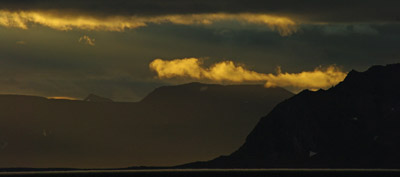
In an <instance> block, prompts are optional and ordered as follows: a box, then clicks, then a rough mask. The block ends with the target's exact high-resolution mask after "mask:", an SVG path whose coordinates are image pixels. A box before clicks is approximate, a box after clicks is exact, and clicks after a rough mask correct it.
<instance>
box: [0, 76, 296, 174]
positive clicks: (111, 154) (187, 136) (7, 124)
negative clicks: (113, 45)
mask: <svg viewBox="0 0 400 177" xmlns="http://www.w3.org/2000/svg"><path fill="white" fill-rule="evenodd" d="M291 96H293V94H292V93H290V92H289V91H287V90H285V89H282V88H264V87H263V86H262V85H227V86H223V85H213V84H201V83H190V84H184V85H177V86H165V87H160V88H158V89H156V90H154V91H153V92H151V93H150V94H149V95H148V96H147V97H145V98H144V99H143V100H142V101H140V102H137V103H121V102H113V101H112V100H110V99H107V98H103V97H101V96H97V95H93V94H91V95H89V96H88V97H87V98H86V99H85V100H86V101H75V100H55V99H46V98H43V97H36V96H21V95H0V159H1V160H0V167H3V168H5V167H33V168H49V167H67V168H94V167H95V168H120V167H127V166H139V165H147V166H170V165H176V164H182V163H187V162H191V161H195V160H207V159H211V158H213V157H216V156H218V155H220V154H230V153H232V152H233V151H234V150H235V149H236V148H237V147H239V146H240V145H241V144H243V142H244V141H245V138H246V135H247V134H248V132H250V131H251V130H252V129H253V128H254V126H255V125H256V124H257V122H258V121H259V118H260V117H261V116H263V115H266V114H267V113H268V112H269V111H270V110H272V108H273V107H274V106H275V105H276V104H277V103H279V102H281V101H283V100H285V99H287V98H289V97H291Z"/></svg>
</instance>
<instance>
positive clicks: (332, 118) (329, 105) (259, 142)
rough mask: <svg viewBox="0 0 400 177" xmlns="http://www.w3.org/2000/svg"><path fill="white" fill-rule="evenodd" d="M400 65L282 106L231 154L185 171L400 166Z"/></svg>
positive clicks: (350, 76) (373, 70)
mask: <svg viewBox="0 0 400 177" xmlns="http://www.w3.org/2000/svg"><path fill="white" fill-rule="evenodd" d="M399 76H400V64H391V65H387V66H373V67H371V68H370V69H368V70H367V71H365V72H357V71H354V70H353V71H351V72H350V73H349V74H348V76H347V77H346V79H345V80H344V81H343V82H341V83H339V84H338V85H336V86H335V87H333V88H330V89H328V90H326V91H325V90H319V91H316V92H312V91H309V90H305V91H302V92H301V93H299V94H297V95H295V96H293V97H292V98H289V99H287V100H285V101H283V102H281V103H279V104H278V105H277V106H276V107H275V108H274V109H273V110H272V111H271V112H270V113H269V114H268V115H267V116H265V117H263V118H262V119H261V120H260V122H259V123H258V124H257V125H256V127H255V128H254V129H253V131H251V133H250V134H249V135H248V136H247V138H246V142H245V143H244V144H243V145H242V146H241V147H240V148H239V149H238V150H237V151H235V152H234V153H232V154H231V155H229V156H221V157H219V158H216V159H214V160H211V161H208V162H195V163H191V164H186V165H183V166H180V167H181V168H400V151H399V149H400V77H399Z"/></svg>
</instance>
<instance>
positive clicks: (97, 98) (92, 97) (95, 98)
mask: <svg viewBox="0 0 400 177" xmlns="http://www.w3.org/2000/svg"><path fill="white" fill-rule="evenodd" d="M83 101H90V102H103V103H104V102H113V100H111V99H109V98H105V97H101V96H98V95H95V94H89V95H88V96H87V97H86V98H85V99H84V100H83Z"/></svg>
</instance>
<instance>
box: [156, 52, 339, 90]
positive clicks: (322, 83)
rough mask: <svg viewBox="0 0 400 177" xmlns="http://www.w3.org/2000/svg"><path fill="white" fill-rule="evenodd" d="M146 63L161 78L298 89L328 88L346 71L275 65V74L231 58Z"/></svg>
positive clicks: (330, 67)
mask: <svg viewBox="0 0 400 177" xmlns="http://www.w3.org/2000/svg"><path fill="white" fill-rule="evenodd" d="M149 67H150V69H151V70H153V71H155V72H156V73H157V76H158V77H159V78H161V79H163V78H175V77H188V78H193V79H198V80H211V81H217V82H220V81H229V82H246V81H265V82H266V84H265V86H266V87H275V86H279V87H295V88H300V89H319V88H328V87H331V86H334V85H336V84H337V83H339V82H341V81H342V80H343V79H344V78H345V77H346V75H347V74H346V73H345V72H343V71H341V70H340V69H339V68H338V67H336V66H329V67H326V68H322V67H318V68H316V69H315V70H313V71H303V72H300V73H282V72H281V71H280V69H279V71H278V73H277V74H272V73H268V74H265V73H258V72H255V71H251V70H248V69H246V68H245V67H244V66H240V65H237V64H235V63H234V62H233V61H223V62H219V63H215V64H214V65H212V66H211V67H209V68H204V67H203V66H202V62H201V61H200V60H199V59H197V58H184V59H174V60H169V61H168V60H163V59H155V60H153V61H152V62H151V63H150V65H149Z"/></svg>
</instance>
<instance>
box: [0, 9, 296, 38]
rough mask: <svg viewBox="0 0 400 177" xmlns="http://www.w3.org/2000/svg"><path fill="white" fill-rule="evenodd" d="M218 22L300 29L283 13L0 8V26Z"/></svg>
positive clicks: (115, 27)
mask: <svg viewBox="0 0 400 177" xmlns="http://www.w3.org/2000/svg"><path fill="white" fill-rule="evenodd" d="M218 21H238V22H242V23H251V24H261V25H266V27H268V28H270V29H271V30H275V31H278V32H279V33H280V34H281V35H282V36H288V35H290V34H292V33H294V32H296V31H297V24H296V23H295V22H294V21H293V20H291V19H289V18H287V17H281V16H273V15H268V14H252V13H240V14H228V13H209V14H178V15H161V16H88V15H86V16H85V15H74V14H68V13H67V14H60V13H55V12H52V11H8V10H0V26H5V27H14V28H21V29H28V28H29V27H30V25H31V24H39V25H42V26H46V27H50V28H53V29H56V30H64V31H67V30H73V29H81V30H103V31H124V30H126V29H134V28H139V27H144V26H147V25H148V24H162V23H172V24H179V25H211V24H213V23H215V22H218Z"/></svg>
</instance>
